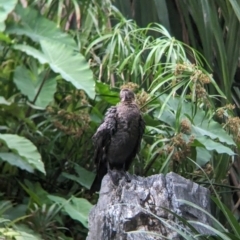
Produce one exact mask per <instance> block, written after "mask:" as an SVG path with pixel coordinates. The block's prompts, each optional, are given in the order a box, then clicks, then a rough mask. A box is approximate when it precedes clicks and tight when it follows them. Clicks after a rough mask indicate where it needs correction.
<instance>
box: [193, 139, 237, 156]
mask: <svg viewBox="0 0 240 240" xmlns="http://www.w3.org/2000/svg"><path fill="white" fill-rule="evenodd" d="M192 146H200V147H202V146H204V147H205V148H206V149H207V150H209V151H213V150H215V151H216V152H217V153H219V154H222V153H226V154H228V155H230V156H232V155H235V153H234V152H233V151H232V150H231V149H230V148H229V147H226V146H224V145H223V144H221V143H219V142H214V141H213V140H212V139H210V138H207V137H199V138H196V139H195V140H194V142H193V144H192Z"/></svg>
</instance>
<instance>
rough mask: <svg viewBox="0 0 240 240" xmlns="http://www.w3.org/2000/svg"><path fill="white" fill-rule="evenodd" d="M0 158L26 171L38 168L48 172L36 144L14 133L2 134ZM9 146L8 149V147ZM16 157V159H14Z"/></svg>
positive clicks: (0, 135)
mask: <svg viewBox="0 0 240 240" xmlns="http://www.w3.org/2000/svg"><path fill="white" fill-rule="evenodd" d="M0 142H1V143H2V144H1V146H2V147H0V158H1V159H2V160H3V161H6V162H8V163H9V164H11V165H15V166H17V167H20V168H22V169H25V170H26V171H29V172H33V169H37V170H39V171H40V172H42V173H44V174H46V172H45V169H44V164H43V162H42V160H41V155H40V154H39V152H38V150H37V148H36V147H35V145H34V144H33V143H32V142H30V141H29V140H28V139H26V138H24V137H21V136H18V135H14V134H0ZM6 148H7V149H6ZM13 159H15V160H16V161H13Z"/></svg>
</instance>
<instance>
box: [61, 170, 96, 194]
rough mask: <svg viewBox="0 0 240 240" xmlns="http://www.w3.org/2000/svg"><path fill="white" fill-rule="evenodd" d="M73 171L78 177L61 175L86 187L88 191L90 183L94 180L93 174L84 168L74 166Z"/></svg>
mask: <svg viewBox="0 0 240 240" xmlns="http://www.w3.org/2000/svg"><path fill="white" fill-rule="evenodd" d="M75 171H76V173H77V175H78V176H75V175H72V174H69V173H62V175H63V176H64V177H66V178H68V179H71V180H73V181H75V182H77V183H79V184H80V185H82V186H84V187H86V188H87V189H90V188H91V185H92V182H93V180H94V178H95V174H94V173H92V172H89V171H87V170H86V169H85V168H82V167H80V166H79V165H75Z"/></svg>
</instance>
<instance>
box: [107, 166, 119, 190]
mask: <svg viewBox="0 0 240 240" xmlns="http://www.w3.org/2000/svg"><path fill="white" fill-rule="evenodd" d="M108 174H109V176H110V178H111V180H112V182H113V184H114V185H115V186H116V185H118V183H119V180H120V177H119V173H118V172H117V171H114V170H110V169H109V170H108Z"/></svg>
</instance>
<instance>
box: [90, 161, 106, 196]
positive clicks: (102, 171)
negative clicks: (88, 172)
mask: <svg viewBox="0 0 240 240" xmlns="http://www.w3.org/2000/svg"><path fill="white" fill-rule="evenodd" d="M106 174H107V166H106V164H104V163H101V164H100V166H99V167H98V170H97V175H96V177H95V179H94V181H93V183H92V186H91V188H90V193H94V192H99V191H100V188H101V183H102V179H103V177H104V176H105V175H106Z"/></svg>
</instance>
